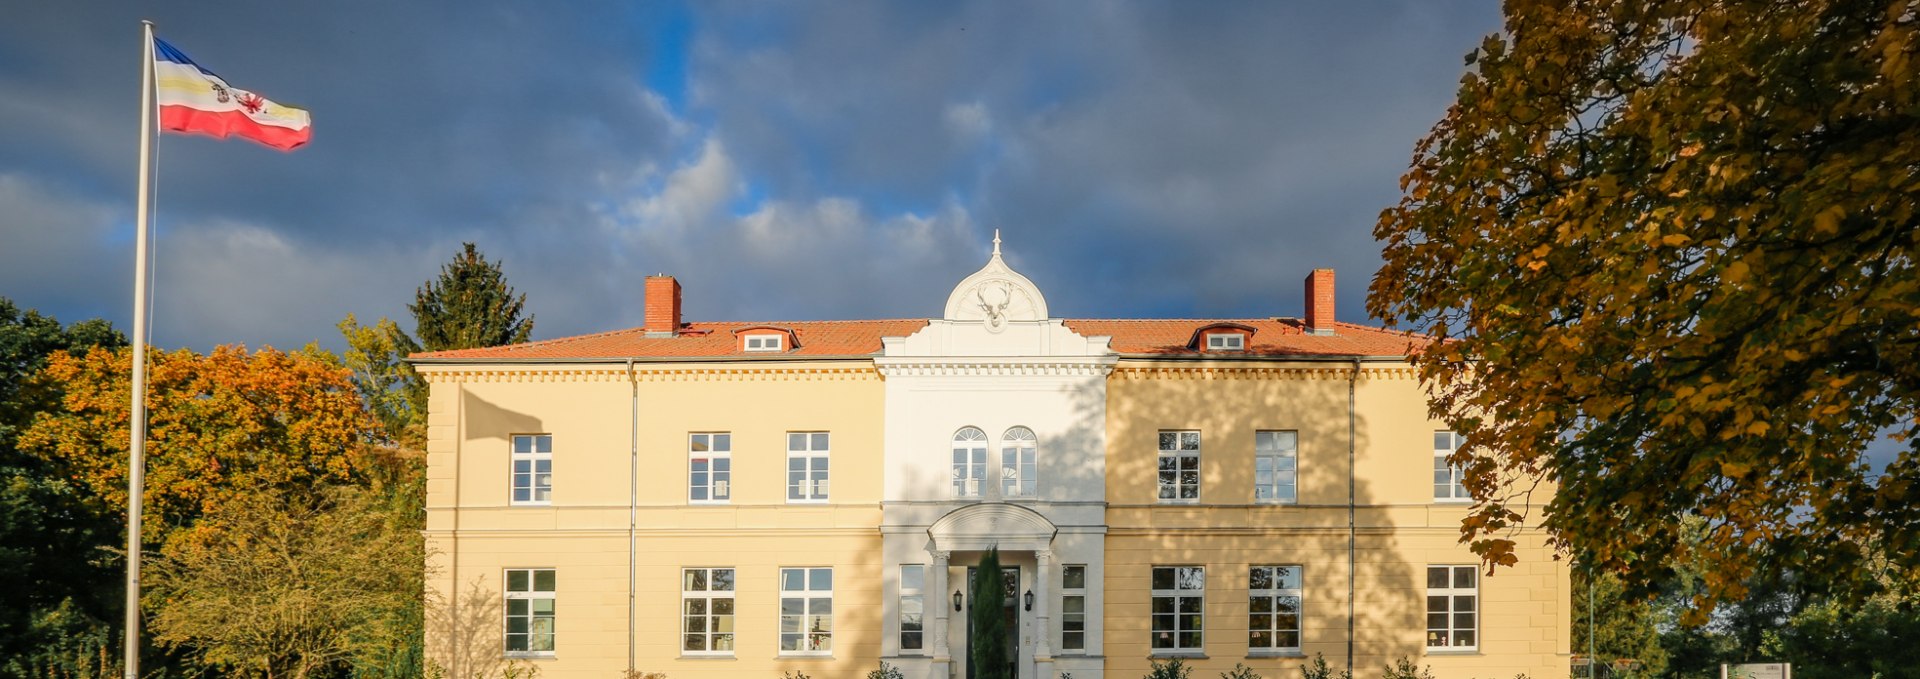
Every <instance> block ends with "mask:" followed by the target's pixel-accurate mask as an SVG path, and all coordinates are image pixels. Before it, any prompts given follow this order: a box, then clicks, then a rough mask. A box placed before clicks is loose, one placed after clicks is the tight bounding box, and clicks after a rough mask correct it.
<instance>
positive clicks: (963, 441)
mask: <svg viewBox="0 0 1920 679" xmlns="http://www.w3.org/2000/svg"><path fill="white" fill-rule="evenodd" d="M986 485H987V433H986V432H984V431H980V429H979V428H978V427H967V428H964V429H961V430H960V431H957V432H954V433H953V494H954V496H956V497H980V494H981V493H983V492H985V486H986Z"/></svg>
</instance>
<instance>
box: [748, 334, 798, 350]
mask: <svg viewBox="0 0 1920 679" xmlns="http://www.w3.org/2000/svg"><path fill="white" fill-rule="evenodd" d="M755 342H759V343H760V346H757V347H756V346H754V343H755ZM740 350H741V351H752V352H778V351H786V350H787V337H786V335H782V334H780V333H773V332H767V333H754V334H751V335H743V336H741V338H740Z"/></svg>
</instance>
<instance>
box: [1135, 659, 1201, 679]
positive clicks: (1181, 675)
mask: <svg viewBox="0 0 1920 679" xmlns="http://www.w3.org/2000/svg"><path fill="white" fill-rule="evenodd" d="M1152 662H1153V668H1152V669H1149V670H1147V676H1146V677H1144V678H1143V679H1188V677H1191V676H1193V668H1191V667H1187V663H1186V661H1184V660H1181V659H1179V658H1174V659H1172V660H1168V661H1166V662H1164V663H1163V662H1160V661H1158V660H1154V661H1152Z"/></svg>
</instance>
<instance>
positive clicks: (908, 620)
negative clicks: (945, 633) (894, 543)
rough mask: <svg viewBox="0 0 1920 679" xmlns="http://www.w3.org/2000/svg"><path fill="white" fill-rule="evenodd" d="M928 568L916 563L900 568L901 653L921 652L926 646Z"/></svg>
mask: <svg viewBox="0 0 1920 679" xmlns="http://www.w3.org/2000/svg"><path fill="white" fill-rule="evenodd" d="M926 579H927V567H926V566H923V565H920V564H917V563H914V564H905V565H902V566H901V567H900V652H901V653H907V652H913V653H915V654H917V653H919V652H920V649H921V647H922V646H923V645H924V639H923V638H922V637H923V635H925V634H926V630H925V626H926V625H925V622H926V621H925V615H926V595H925V594H923V593H922V588H924V587H926Z"/></svg>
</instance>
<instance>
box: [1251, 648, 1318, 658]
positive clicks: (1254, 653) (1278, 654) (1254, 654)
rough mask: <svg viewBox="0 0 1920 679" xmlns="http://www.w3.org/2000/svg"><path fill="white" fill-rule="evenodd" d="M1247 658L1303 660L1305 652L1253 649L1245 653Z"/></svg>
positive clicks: (1287, 649) (1297, 650)
mask: <svg viewBox="0 0 1920 679" xmlns="http://www.w3.org/2000/svg"><path fill="white" fill-rule="evenodd" d="M1247 657H1248V658H1305V657H1307V652H1306V651H1303V650H1300V649H1297V648H1255V649H1250V650H1248V651H1247Z"/></svg>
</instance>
